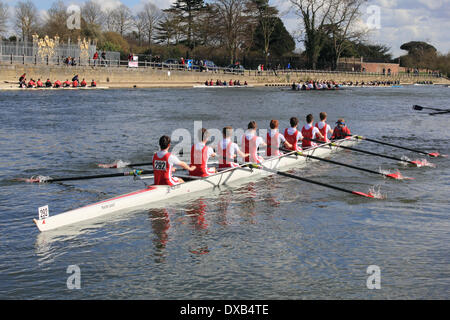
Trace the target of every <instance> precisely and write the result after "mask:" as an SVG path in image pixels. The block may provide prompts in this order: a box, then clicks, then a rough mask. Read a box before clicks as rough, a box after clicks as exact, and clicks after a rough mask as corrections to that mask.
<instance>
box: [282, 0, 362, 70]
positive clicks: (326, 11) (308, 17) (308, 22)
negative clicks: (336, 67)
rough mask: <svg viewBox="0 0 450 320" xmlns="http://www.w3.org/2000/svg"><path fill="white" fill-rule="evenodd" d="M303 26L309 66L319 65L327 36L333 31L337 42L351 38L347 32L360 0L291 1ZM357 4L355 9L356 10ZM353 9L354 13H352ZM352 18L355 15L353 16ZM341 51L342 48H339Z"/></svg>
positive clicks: (351, 25) (353, 20)
mask: <svg viewBox="0 0 450 320" xmlns="http://www.w3.org/2000/svg"><path fill="white" fill-rule="evenodd" d="M290 1H291V3H292V5H293V7H294V8H295V9H296V12H297V14H298V15H299V16H300V18H301V21H302V26H303V31H304V34H303V39H302V40H303V42H304V45H305V53H306V56H307V57H308V62H309V65H310V67H312V68H313V69H315V68H316V65H317V61H318V59H319V55H320V52H321V50H322V48H323V46H324V45H325V42H326V40H327V37H328V36H329V34H330V33H331V32H334V33H335V35H336V39H339V40H338V42H339V43H340V44H342V43H343V42H344V41H346V40H348V37H347V35H348V31H349V30H350V28H353V27H354V26H355V22H356V19H355V17H357V13H358V12H359V7H360V6H358V3H359V2H360V1H359V0H290ZM355 7H357V10H356V11H355V12H354V11H353V9H354V8H355ZM352 12H354V14H353V16H352V14H351V13H352ZM350 17H353V18H352V19H350ZM339 50H340V51H342V47H341V48H340V49H339Z"/></svg>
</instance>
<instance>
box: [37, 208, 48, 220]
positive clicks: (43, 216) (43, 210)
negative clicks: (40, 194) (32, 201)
mask: <svg viewBox="0 0 450 320" xmlns="http://www.w3.org/2000/svg"><path fill="white" fill-rule="evenodd" d="M38 212H39V220H44V219H47V218H48V217H49V216H50V213H49V211H48V206H45V207H40V208H39V209H38Z"/></svg>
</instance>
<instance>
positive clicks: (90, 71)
mask: <svg viewBox="0 0 450 320" xmlns="http://www.w3.org/2000/svg"><path fill="white" fill-rule="evenodd" d="M24 73H26V74H27V78H28V79H30V78H33V79H35V80H37V79H41V80H43V81H45V80H46V79H47V78H49V79H50V80H52V81H54V80H55V79H59V80H61V81H64V80H66V79H69V80H70V79H72V77H73V76H74V75H75V74H78V75H79V78H80V79H86V81H87V82H90V81H91V80H92V79H95V80H96V82H97V84H98V85H99V86H103V87H110V88H171V87H175V88H180V87H186V88H188V87H192V86H194V85H198V84H203V83H204V82H205V81H207V80H208V81H210V80H213V81H214V82H215V81H216V80H217V79H220V80H222V81H230V80H240V82H241V83H244V82H245V81H247V83H249V84H251V85H253V86H266V85H273V84H278V85H280V84H281V85H282V84H286V85H290V84H292V82H296V83H299V82H304V81H309V80H316V81H321V80H332V81H336V82H338V83H342V82H350V81H351V82H359V83H361V82H366V83H367V82H371V81H380V82H385V81H391V82H392V81H400V84H402V85H406V84H414V83H417V82H424V81H432V82H433V83H435V84H444V85H448V84H450V81H449V80H448V79H445V78H435V77H431V76H424V75H421V76H417V77H411V76H408V75H403V74H402V75H392V76H383V75H378V74H362V73H347V72H322V71H276V72H273V71H271V72H265V73H258V72H257V71H250V70H248V71H245V72H244V73H243V74H233V73H223V72H220V73H219V72H195V71H184V70H168V69H162V70H160V69H152V68H139V69H134V68H119V67H89V66H83V67H68V66H42V65H0V81H1V83H0V87H1V88H5V87H11V85H15V83H17V80H18V78H19V77H20V76H21V75H22V74H24Z"/></svg>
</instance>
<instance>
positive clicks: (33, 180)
mask: <svg viewBox="0 0 450 320" xmlns="http://www.w3.org/2000/svg"><path fill="white" fill-rule="evenodd" d="M146 174H153V170H151V171H144V170H133V171H129V172H121V173H112V174H101V175H95V176H80V177H67V178H51V177H42V176H38V177H31V178H30V179H17V180H18V181H25V182H30V183H53V182H63V181H76V180H94V179H105V178H115V177H127V176H140V175H146Z"/></svg>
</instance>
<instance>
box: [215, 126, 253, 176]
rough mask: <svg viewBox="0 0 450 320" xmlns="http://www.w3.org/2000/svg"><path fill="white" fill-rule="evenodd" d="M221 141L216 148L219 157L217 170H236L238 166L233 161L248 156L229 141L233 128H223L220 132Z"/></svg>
mask: <svg viewBox="0 0 450 320" xmlns="http://www.w3.org/2000/svg"><path fill="white" fill-rule="evenodd" d="M222 135H223V139H222V141H220V142H219V145H218V146H217V153H218V157H219V170H224V169H229V168H236V167H239V164H237V163H235V159H236V158H237V156H238V155H239V156H240V157H241V158H243V159H244V158H246V157H248V156H249V154H245V153H243V152H242V151H241V150H240V149H239V146H238V145H237V144H236V143H234V142H233V141H232V140H231V139H232V137H233V128H232V127H225V128H223V130H222Z"/></svg>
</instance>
